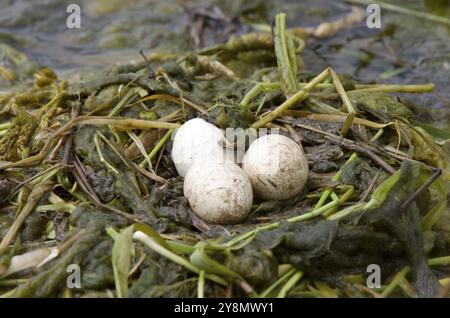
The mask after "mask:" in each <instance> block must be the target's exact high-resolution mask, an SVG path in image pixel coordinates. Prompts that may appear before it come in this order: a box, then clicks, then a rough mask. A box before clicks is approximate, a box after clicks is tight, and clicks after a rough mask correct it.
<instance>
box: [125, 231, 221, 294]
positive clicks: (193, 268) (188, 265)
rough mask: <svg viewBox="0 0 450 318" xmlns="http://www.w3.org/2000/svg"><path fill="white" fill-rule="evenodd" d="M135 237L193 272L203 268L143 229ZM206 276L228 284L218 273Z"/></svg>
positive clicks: (197, 272) (198, 272)
mask: <svg viewBox="0 0 450 318" xmlns="http://www.w3.org/2000/svg"><path fill="white" fill-rule="evenodd" d="M133 238H134V239H136V240H138V241H139V242H141V243H143V244H144V245H146V246H147V247H149V248H151V249H152V250H154V251H155V252H156V253H158V254H159V255H161V256H164V257H166V258H168V259H170V260H171V261H172V262H174V263H176V264H178V265H180V266H182V267H184V268H186V269H188V270H190V271H191V272H194V273H196V274H200V271H201V270H200V269H199V268H197V267H196V266H194V265H192V264H191V263H190V262H189V261H188V260H187V259H185V258H184V257H181V256H178V255H177V254H175V253H173V252H172V251H169V250H168V249H166V248H165V247H163V246H161V245H159V244H158V243H156V242H155V241H154V240H152V239H151V238H150V237H149V236H147V235H146V234H145V233H143V232H141V231H137V232H135V233H134V234H133ZM205 278H207V279H209V280H211V281H213V282H215V283H217V284H219V285H222V286H227V285H228V283H227V282H226V281H225V280H224V279H222V278H221V277H219V276H217V275H210V274H208V275H205Z"/></svg>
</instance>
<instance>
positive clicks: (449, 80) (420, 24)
mask: <svg viewBox="0 0 450 318" xmlns="http://www.w3.org/2000/svg"><path fill="white" fill-rule="evenodd" d="M74 2H75V3H77V4H79V6H80V8H81V28H80V29H68V28H67V26H66V18H67V16H68V13H66V6H67V5H68V4H69V3H74ZM389 2H390V3H396V4H398V5H402V6H406V7H408V8H412V9H416V10H418V11H421V12H428V13H432V14H435V15H439V16H443V17H447V18H449V19H450V1H449V0H438V1H436V0H425V1H423V0H414V1H389ZM212 4H214V5H216V6H217V7H219V8H220V9H221V11H219V13H223V15H224V18H225V19H224V20H223V21H222V20H220V21H219V22H217V25H216V26H215V27H216V28H215V30H212V29H211V28H210V29H208V28H206V30H205V32H204V43H203V45H211V44H215V43H217V42H223V41H225V40H226V38H227V37H228V36H229V34H232V33H243V32H246V31H250V30H251V27H250V26H249V25H248V23H247V22H248V20H252V21H253V22H262V23H268V22H270V19H271V18H272V17H273V16H274V15H275V14H276V13H277V12H281V11H283V12H286V13H287V14H288V26H304V27H312V26H317V25H318V24H320V23H321V22H323V21H330V20H332V19H336V18H339V17H342V16H343V15H344V14H346V13H348V12H350V10H351V9H350V8H351V7H350V4H348V3H346V2H343V1H325V0H319V1H317V0H305V1H297V0H283V1H257V0H256V1H255V0H249V1H207V0H201V1H181V0H178V1H174V0H97V1H92V0H77V1H65V0H40V1H31V0H0V43H4V44H7V45H9V46H11V47H13V48H15V49H17V50H18V51H20V52H23V53H25V54H26V56H27V57H28V58H29V59H30V61H31V62H33V63H37V64H41V65H47V66H50V67H52V68H54V69H55V70H56V71H57V72H58V73H59V74H60V75H61V76H62V77H68V78H69V79H70V78H72V77H73V74H74V73H82V72H85V71H86V70H91V71H92V70H96V69H100V68H103V67H105V66H107V65H116V64H123V63H126V62H129V61H136V60H140V59H141V57H140V55H139V51H140V50H144V51H145V52H146V53H150V52H176V53H181V52H185V51H186V50H190V49H193V48H194V47H195V41H194V40H193V38H192V37H191V35H190V32H191V30H192V28H191V26H192V22H191V19H190V14H189V13H188V12H189V10H188V9H187V8H197V11H199V8H200V9H202V10H203V11H204V12H206V13H207V14H217V11H213V9H212V8H213V7H212ZM191 12H192V11H191ZM242 13H244V16H245V17H246V19H247V21H243V20H242V19H238V18H237V17H238V16H239V15H240V14H242ZM191 16H192V13H191ZM230 17H231V18H230ZM364 22H365V21H364ZM303 58H304V60H305V63H306V66H305V67H306V68H307V69H308V70H310V71H313V72H319V71H321V70H323V69H324V68H325V67H327V66H331V67H332V68H334V69H335V70H336V71H337V72H338V73H340V74H348V75H350V76H353V77H355V78H357V79H359V80H362V81H365V82H383V83H423V82H433V83H435V84H436V91H435V93H433V94H422V95H420V96H419V95H417V96H414V97H413V98H411V99H412V100H413V101H414V102H415V103H416V104H417V105H418V106H417V107H418V109H419V111H420V112H421V113H422V117H423V118H422V119H423V120H425V121H431V122H433V123H434V124H435V125H437V126H440V127H450V89H449V87H450V28H449V27H447V26H445V25H443V24H438V23H434V22H429V21H426V20H423V19H419V18H416V17H412V16H409V15H405V14H398V13H392V12H388V11H386V10H382V28H381V29H369V28H367V27H366V25H365V23H361V24H359V25H356V26H354V27H351V28H349V29H347V30H345V31H343V32H341V33H339V34H338V35H337V36H335V37H332V38H327V39H320V40H319V39H311V40H310V41H309V42H308V45H307V49H306V50H305V52H304V53H303ZM8 63H9V64H11V61H10V57H8V56H7V55H6V54H5V53H2V52H0V65H5V64H6V65H7V64H8ZM0 81H1V80H0ZM2 84H3V83H2ZM409 96H410V97H411V95H409ZM430 110H432V111H430Z"/></svg>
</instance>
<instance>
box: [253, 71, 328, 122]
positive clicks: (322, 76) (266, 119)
mask: <svg viewBox="0 0 450 318" xmlns="http://www.w3.org/2000/svg"><path fill="white" fill-rule="evenodd" d="M329 76H330V69H329V68H326V69H325V70H324V71H323V72H322V73H320V74H319V75H317V76H316V77H315V78H313V79H312V80H311V81H310V82H309V83H308V84H306V85H305V86H304V87H303V88H302V89H301V90H299V91H298V92H297V93H295V94H294V95H292V96H291V97H289V98H288V99H287V100H286V101H285V102H284V103H282V104H281V105H280V106H278V107H277V108H275V109H274V110H273V111H272V112H270V113H269V114H267V115H266V116H264V117H262V118H260V119H259V120H258V121H256V122H254V123H253V125H252V127H253V128H261V127H264V126H265V125H267V124H268V123H270V122H271V121H272V120H274V119H275V118H277V117H278V116H280V115H281V114H283V112H284V111H285V110H287V109H289V108H290V107H292V106H293V105H295V104H296V103H297V102H298V101H300V100H303V99H305V98H306V97H307V96H308V93H309V91H311V90H312V89H314V88H315V87H316V86H317V85H318V84H319V83H321V82H323V81H324V80H326V79H327V78H328V77H329Z"/></svg>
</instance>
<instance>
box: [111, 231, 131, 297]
mask: <svg viewBox="0 0 450 318" xmlns="http://www.w3.org/2000/svg"><path fill="white" fill-rule="evenodd" d="M132 239H133V226H129V227H127V228H126V229H125V230H123V231H122V232H120V234H119V235H118V236H117V238H116V240H115V241H114V246H113V249H112V257H111V259H112V265H113V271H114V282H115V285H116V292H117V297H119V298H123V297H127V295H128V273H129V272H130V263H131V253H132V250H133V246H132Z"/></svg>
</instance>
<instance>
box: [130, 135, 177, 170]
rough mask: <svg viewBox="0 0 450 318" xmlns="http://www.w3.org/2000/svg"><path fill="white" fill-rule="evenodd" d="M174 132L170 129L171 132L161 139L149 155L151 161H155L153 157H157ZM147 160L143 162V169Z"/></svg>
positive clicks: (141, 165)
mask: <svg viewBox="0 0 450 318" xmlns="http://www.w3.org/2000/svg"><path fill="white" fill-rule="evenodd" d="M173 132H174V128H171V129H169V131H168V132H167V133H166V134H165V135H164V136H163V137H162V138H161V140H160V141H159V142H158V144H157V145H156V146H155V147H154V148H153V149H152V151H151V152H150V153H149V154H148V158H149V159H150V160H152V159H153V157H155V156H156V154H157V153H158V151H159V150H161V148H162V147H163V146H164V145H165V143H166V142H167V140H168V139H169V138H170V136H172V133H173ZM145 162H146V161H145V160H143V161H142V162H141V163H140V164H139V166H140V167H141V168H143V167H144V166H145Z"/></svg>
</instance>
